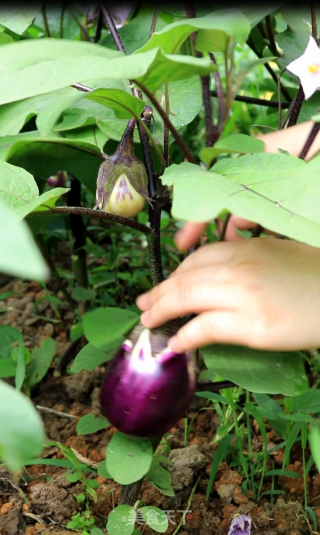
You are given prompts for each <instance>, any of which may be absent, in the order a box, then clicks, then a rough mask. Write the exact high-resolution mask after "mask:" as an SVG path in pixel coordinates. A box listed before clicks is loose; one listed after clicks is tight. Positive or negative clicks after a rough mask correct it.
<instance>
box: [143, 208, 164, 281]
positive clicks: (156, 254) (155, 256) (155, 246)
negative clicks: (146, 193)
mask: <svg viewBox="0 0 320 535" xmlns="http://www.w3.org/2000/svg"><path fill="white" fill-rule="evenodd" d="M160 220H161V208H160V206H159V204H158V203H157V204H155V206H154V207H153V208H151V206H150V207H149V223H150V226H151V228H152V230H153V232H152V233H149V234H148V235H147V236H146V238H147V242H148V250H149V258H150V275H151V282H152V285H153V286H156V285H157V284H159V283H160V282H162V281H163V279H164V277H163V271H162V261H161V235H160Z"/></svg>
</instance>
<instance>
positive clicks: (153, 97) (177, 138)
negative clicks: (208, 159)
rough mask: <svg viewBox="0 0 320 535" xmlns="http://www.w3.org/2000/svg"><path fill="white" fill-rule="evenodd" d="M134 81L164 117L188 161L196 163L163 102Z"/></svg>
mask: <svg viewBox="0 0 320 535" xmlns="http://www.w3.org/2000/svg"><path fill="white" fill-rule="evenodd" d="M134 83H135V84H136V85H137V86H138V87H140V89H141V90H142V91H143V92H144V93H145V95H146V96H147V97H148V99H149V100H150V102H152V105H153V106H154V107H155V108H156V110H157V112H158V113H159V115H160V116H161V118H162V119H163V122H164V123H165V125H166V126H167V127H168V128H169V130H170V132H171V134H172V135H173V137H174V139H175V140H176V142H177V143H178V145H179V147H180V149H181V150H182V152H183V153H184V155H185V157H186V159H187V160H188V162H191V163H195V160H194V158H193V156H192V154H191V152H190V151H189V149H188V147H187V145H186V144H185V142H184V141H183V139H182V137H181V136H180V134H179V133H178V132H177V130H176V129H175V127H174V126H173V124H172V123H171V121H170V119H169V117H168V116H167V114H166V112H165V111H164V109H163V108H162V106H161V104H159V102H158V101H157V99H156V98H155V96H154V95H153V94H152V93H151V91H149V89H147V88H146V87H145V86H144V85H143V84H142V83H140V82H137V81H136V80H134Z"/></svg>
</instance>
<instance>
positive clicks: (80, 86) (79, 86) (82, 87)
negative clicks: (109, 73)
mask: <svg viewBox="0 0 320 535" xmlns="http://www.w3.org/2000/svg"><path fill="white" fill-rule="evenodd" d="M71 87H74V88H75V89H78V91H83V92H84V93H92V91H94V89H92V87H88V86H87V85H83V84H71Z"/></svg>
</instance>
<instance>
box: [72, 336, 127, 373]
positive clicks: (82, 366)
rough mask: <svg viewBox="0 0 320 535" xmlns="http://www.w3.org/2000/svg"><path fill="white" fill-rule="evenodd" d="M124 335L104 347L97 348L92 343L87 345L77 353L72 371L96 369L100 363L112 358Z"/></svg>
mask: <svg viewBox="0 0 320 535" xmlns="http://www.w3.org/2000/svg"><path fill="white" fill-rule="evenodd" d="M122 341H123V338H122V337H119V338H117V339H116V340H115V341H114V342H111V343H110V344H108V345H107V346H104V347H103V349H97V348H96V347H94V346H93V345H92V344H87V345H85V346H84V347H83V348H82V349H81V350H80V351H79V353H78V354H77V356H76V358H75V359H74V361H73V363H72V366H71V373H79V372H81V370H94V368H96V367H97V366H100V364H103V363H104V362H106V361H108V360H110V359H112V357H113V356H114V354H115V350H116V349H118V347H119V346H120V344H121V342H122Z"/></svg>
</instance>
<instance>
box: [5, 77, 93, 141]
mask: <svg viewBox="0 0 320 535" xmlns="http://www.w3.org/2000/svg"><path fill="white" fill-rule="evenodd" d="M77 95H78V96H79V97H80V98H81V97H83V96H84V95H81V93H79V92H78V91H77V90H76V89H74V88H73V87H65V88H63V89H59V90H57V91H52V92H51V93H45V94H44V95H37V96H35V97H30V98H25V99H23V100H19V101H17V102H10V103H9V104H3V105H2V106H0V136H7V135H15V134H18V133H19V132H20V130H21V128H22V127H23V125H24V124H25V122H26V121H27V120H28V119H30V118H31V117H32V116H34V115H37V114H38V113H41V111H42V110H45V109H51V108H52V107H53V108H55V106H56V105H58V104H60V103H61V100H62V101H63V103H65V102H70V101H69V100H68V99H73V97H74V96H77ZM69 105H70V104H69ZM67 106H68V105H67ZM67 106H66V107H67Z"/></svg>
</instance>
